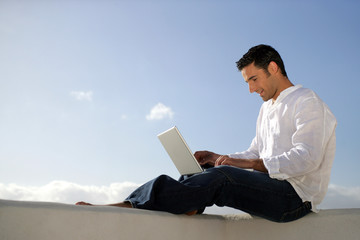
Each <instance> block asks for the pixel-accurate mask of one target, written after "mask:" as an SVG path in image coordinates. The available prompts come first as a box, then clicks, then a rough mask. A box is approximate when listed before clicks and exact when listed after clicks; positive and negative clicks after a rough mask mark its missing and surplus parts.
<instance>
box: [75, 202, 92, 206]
mask: <svg viewBox="0 0 360 240" xmlns="http://www.w3.org/2000/svg"><path fill="white" fill-rule="evenodd" d="M75 205H87V206H93V205H92V204H91V203H87V202H77V203H76V204H75Z"/></svg>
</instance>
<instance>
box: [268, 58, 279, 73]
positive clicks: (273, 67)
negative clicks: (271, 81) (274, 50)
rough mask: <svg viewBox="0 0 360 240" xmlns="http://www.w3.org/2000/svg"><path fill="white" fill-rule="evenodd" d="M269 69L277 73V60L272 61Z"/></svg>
mask: <svg viewBox="0 0 360 240" xmlns="http://www.w3.org/2000/svg"><path fill="white" fill-rule="evenodd" d="M268 71H269V73H271V74H275V73H277V72H278V71H279V66H278V65H277V64H276V62H274V61H271V62H270V63H269V66H268Z"/></svg>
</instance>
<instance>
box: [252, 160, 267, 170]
mask: <svg viewBox="0 0 360 240" xmlns="http://www.w3.org/2000/svg"><path fill="white" fill-rule="evenodd" d="M249 161H250V162H251V165H252V169H254V170H257V171H260V172H264V173H267V172H268V170H267V169H266V167H265V165H264V162H263V160H262V159H250V160H249Z"/></svg>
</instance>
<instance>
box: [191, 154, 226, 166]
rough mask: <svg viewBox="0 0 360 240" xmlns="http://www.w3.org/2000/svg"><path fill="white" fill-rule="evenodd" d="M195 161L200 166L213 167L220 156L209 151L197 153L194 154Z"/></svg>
mask: <svg viewBox="0 0 360 240" xmlns="http://www.w3.org/2000/svg"><path fill="white" fill-rule="evenodd" d="M194 156H195V158H196V160H197V161H198V162H199V164H200V165H202V166H203V165H206V164H209V165H211V166H215V161H216V160H217V159H218V158H219V157H220V156H221V155H220V154H216V153H213V152H209V151H198V152H195V154H194Z"/></svg>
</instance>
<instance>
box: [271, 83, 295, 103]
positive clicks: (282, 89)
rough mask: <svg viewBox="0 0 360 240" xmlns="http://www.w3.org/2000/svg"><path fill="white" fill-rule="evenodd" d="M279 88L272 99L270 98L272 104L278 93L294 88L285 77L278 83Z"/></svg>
mask: <svg viewBox="0 0 360 240" xmlns="http://www.w3.org/2000/svg"><path fill="white" fill-rule="evenodd" d="M279 83H280V84H279V86H278V88H277V91H276V93H275V95H274V97H273V98H272V100H273V103H274V102H275V101H276V99H277V97H278V96H279V95H280V93H281V92H282V91H284V90H285V89H287V88H289V87H292V86H294V84H292V82H290V80H289V79H288V78H287V77H282V78H281V79H280V81H279Z"/></svg>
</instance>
